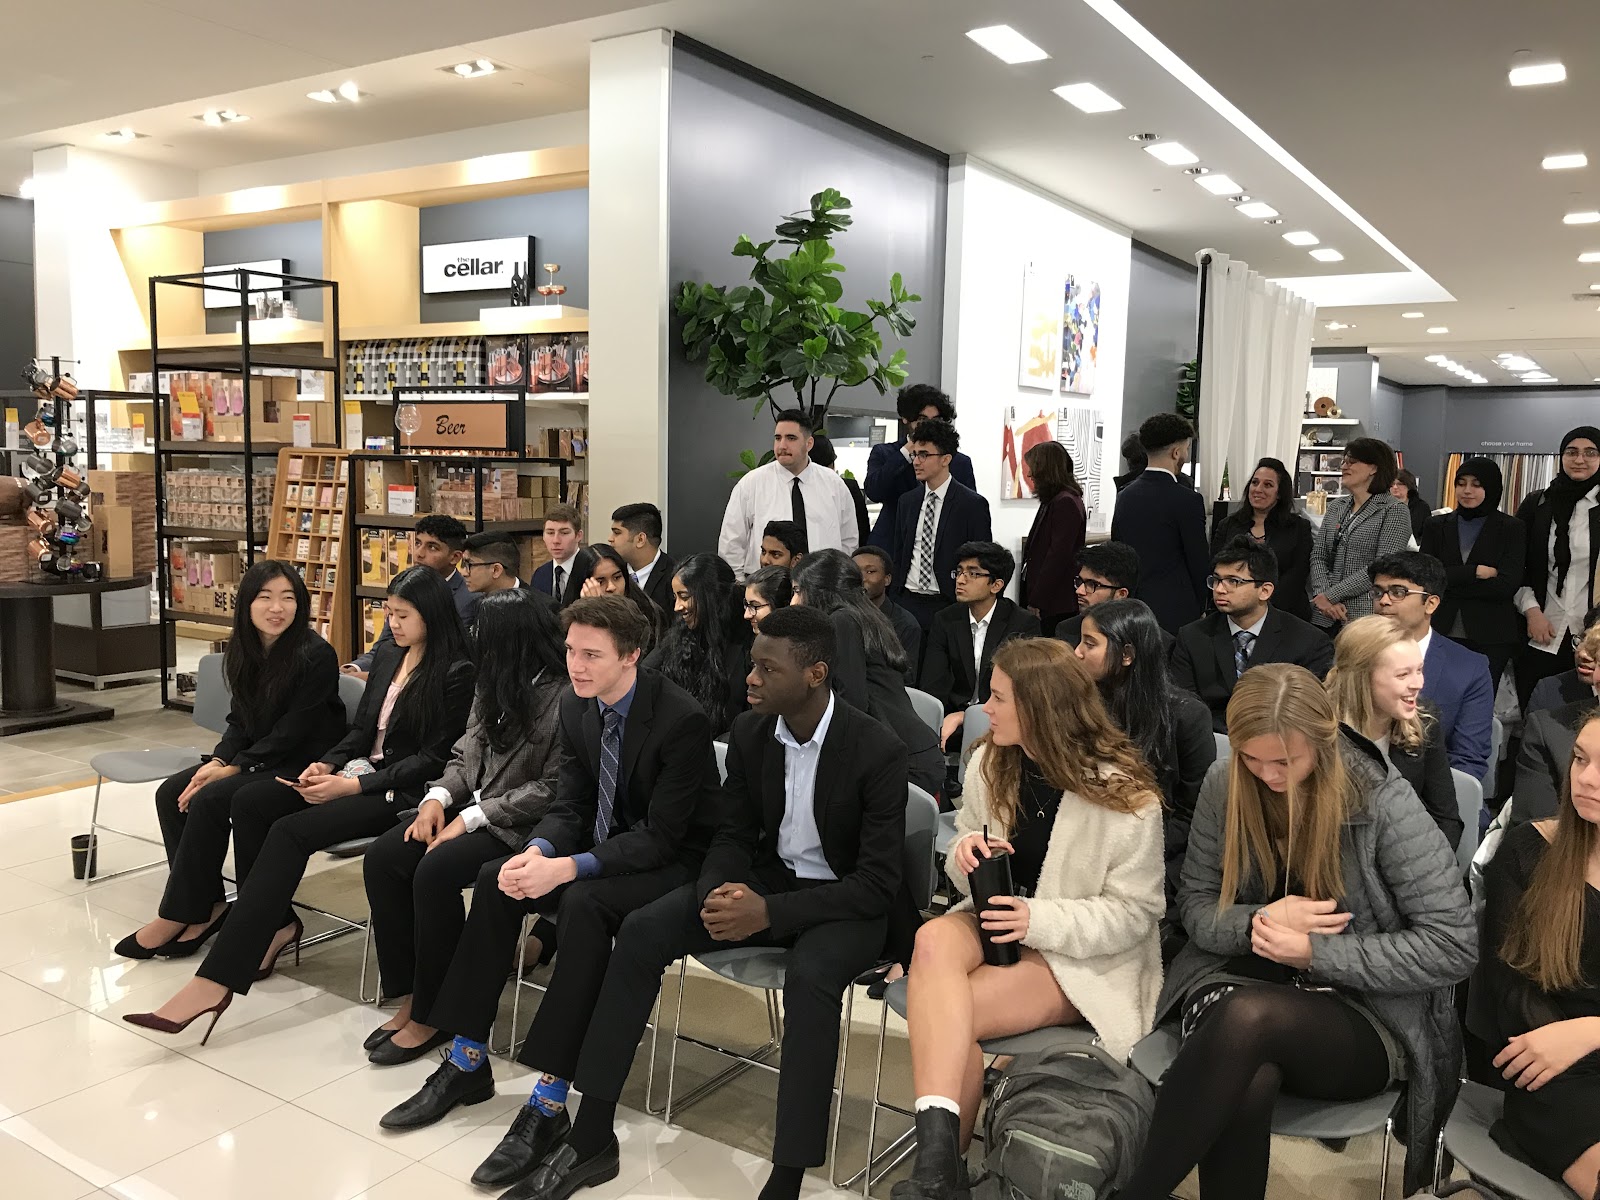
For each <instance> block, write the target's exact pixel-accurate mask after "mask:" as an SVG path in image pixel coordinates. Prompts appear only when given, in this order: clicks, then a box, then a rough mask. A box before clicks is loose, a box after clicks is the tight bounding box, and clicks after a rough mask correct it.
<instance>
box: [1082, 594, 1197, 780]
mask: <svg viewBox="0 0 1600 1200" xmlns="http://www.w3.org/2000/svg"><path fill="white" fill-rule="evenodd" d="M1083 619H1084V620H1085V621H1093V622H1094V623H1095V626H1096V627H1097V628H1098V629H1099V630H1100V632H1101V633H1102V634H1103V635H1104V636H1105V639H1106V674H1105V678H1104V679H1101V680H1100V681H1099V684H1098V686H1099V688H1100V698H1101V699H1102V700H1104V701H1105V703H1106V709H1107V711H1109V712H1110V713H1111V719H1112V720H1113V721H1115V722H1116V723H1117V726H1118V728H1120V729H1121V730H1122V731H1123V732H1124V733H1126V734H1127V735H1128V736H1129V737H1130V738H1131V739H1133V742H1134V744H1135V745H1136V746H1138V747H1139V749H1140V751H1141V752H1142V753H1143V754H1144V758H1145V761H1146V762H1147V763H1149V764H1150V770H1151V771H1152V772H1154V774H1155V776H1156V778H1157V779H1160V778H1162V777H1163V776H1164V775H1165V774H1166V773H1167V772H1168V771H1169V770H1170V769H1171V768H1172V767H1173V766H1174V765H1175V762H1176V755H1175V753H1174V750H1175V747H1174V745H1173V743H1174V740H1175V738H1176V723H1175V721H1174V719H1173V715H1172V685H1171V683H1170V682H1169V681H1168V679H1167V660H1166V651H1165V647H1164V646H1163V644H1162V637H1161V626H1160V625H1159V624H1157V622H1156V618H1155V614H1153V613H1152V612H1151V611H1150V609H1149V607H1148V606H1147V605H1146V604H1145V602H1144V601H1143V600H1107V601H1106V602H1105V603H1103V604H1096V605H1095V606H1094V607H1093V608H1091V609H1090V610H1089V611H1088V612H1086V613H1085V614H1084V618H1083ZM1129 650H1132V651H1133V661H1132V662H1131V663H1127V664H1124V663H1123V661H1122V660H1123V658H1124V657H1125V656H1126V652H1127V651H1129Z"/></svg>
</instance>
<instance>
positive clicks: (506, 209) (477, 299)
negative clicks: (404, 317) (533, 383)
mask: <svg viewBox="0 0 1600 1200" xmlns="http://www.w3.org/2000/svg"><path fill="white" fill-rule="evenodd" d="M420 233H421V238H420V241H421V243H422V245H424V246H437V245H440V244H441V243H444V242H472V241H479V240H481V239H485V238H507V237H526V236H528V235H529V234H532V235H533V238H534V243H533V253H534V263H533V279H534V283H535V284H538V283H543V282H545V280H546V279H548V278H549V276H548V275H546V273H545V272H544V271H542V270H540V269H539V264H541V263H547V262H551V263H560V264H561V271H560V272H559V273H558V274H557V275H556V282H557V283H564V284H566V285H567V291H566V294H565V295H564V296H562V297H561V303H563V304H570V305H572V306H573V307H575V308H588V307H589V189H587V188H577V189H574V190H572V191H565V192H542V193H539V194H537V195H532V196H504V197H502V198H500V199H498V200H474V201H471V202H469V203H467V204H441V205H439V206H438V207H436V208H425V209H423V210H422V215H421V220H420ZM541 300H542V297H540V296H538V295H537V294H534V296H533V302H534V304H539V303H540V302H541ZM509 303H510V298H509V296H508V295H507V294H506V293H503V292H457V293H454V294H437V295H432V296H423V297H422V319H423V321H424V322H430V321H476V320H477V319H478V310H479V309H480V308H495V307H499V306H502V305H505V304H509Z"/></svg>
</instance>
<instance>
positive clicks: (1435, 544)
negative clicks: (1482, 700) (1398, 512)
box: [1417, 458, 1528, 687]
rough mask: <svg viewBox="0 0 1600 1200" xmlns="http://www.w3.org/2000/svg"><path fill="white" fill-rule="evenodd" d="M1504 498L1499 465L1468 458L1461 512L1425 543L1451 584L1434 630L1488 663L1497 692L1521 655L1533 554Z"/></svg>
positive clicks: (1426, 534)
mask: <svg viewBox="0 0 1600 1200" xmlns="http://www.w3.org/2000/svg"><path fill="white" fill-rule="evenodd" d="M1503 491H1504V484H1503V483H1502V481H1501V477H1500V466H1499V464H1498V463H1496V462H1495V461H1494V459H1492V458H1469V459H1467V460H1466V461H1465V462H1463V463H1462V464H1461V469H1460V470H1458V471H1457V472H1456V506H1455V508H1454V509H1453V510H1452V511H1450V512H1447V513H1440V514H1439V515H1438V516H1430V517H1429V518H1428V521H1427V524H1425V525H1424V526H1423V527H1422V535H1421V536H1420V537H1419V538H1418V539H1417V542H1418V544H1419V546H1420V547H1421V550H1422V553H1424V554H1428V555H1431V556H1432V557H1434V558H1436V559H1438V560H1439V561H1440V562H1441V563H1443V564H1444V575H1445V580H1446V582H1447V585H1448V586H1447V589H1446V591H1445V594H1444V595H1443V596H1441V597H1440V598H1439V607H1438V608H1437V609H1435V610H1434V614H1433V628H1434V630H1435V631H1436V632H1438V633H1442V634H1444V636H1445V637H1447V638H1450V639H1452V640H1453V641H1457V642H1460V643H1461V644H1462V645H1463V646H1465V647H1466V648H1467V649H1468V650H1474V651H1476V652H1477V653H1479V654H1481V655H1483V656H1484V657H1485V658H1487V659H1488V660H1489V681H1490V683H1492V684H1493V685H1494V686H1495V687H1499V686H1500V678H1501V676H1503V675H1504V674H1505V673H1506V665H1507V664H1508V663H1510V661H1511V657H1512V655H1513V654H1515V653H1516V649H1517V641H1518V638H1519V635H1520V632H1521V626H1520V625H1519V623H1518V621H1517V607H1516V603H1515V601H1516V595H1517V590H1518V589H1519V588H1520V587H1521V586H1522V577H1523V572H1524V570H1525V568H1526V563H1527V553H1528V543H1527V530H1525V529H1523V527H1522V522H1521V521H1519V520H1517V518H1515V517H1513V516H1510V515H1509V514H1507V513H1503V512H1501V511H1500V496H1501V493H1502V492H1503Z"/></svg>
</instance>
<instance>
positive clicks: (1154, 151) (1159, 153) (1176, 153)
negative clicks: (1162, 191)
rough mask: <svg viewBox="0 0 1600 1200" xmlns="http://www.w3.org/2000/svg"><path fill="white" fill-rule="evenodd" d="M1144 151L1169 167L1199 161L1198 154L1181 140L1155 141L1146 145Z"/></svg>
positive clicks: (1183, 165)
mask: <svg viewBox="0 0 1600 1200" xmlns="http://www.w3.org/2000/svg"><path fill="white" fill-rule="evenodd" d="M1144 152H1145V153H1146V154H1148V155H1151V156H1152V157H1154V158H1158V159H1160V160H1161V161H1162V162H1164V163H1166V164H1167V166H1169V167H1186V166H1188V165H1189V164H1190V163H1197V162H1199V161H1200V156H1199V155H1198V154H1196V153H1195V152H1194V151H1193V150H1191V149H1189V147H1187V146H1185V145H1184V144H1183V143H1182V142H1157V143H1156V144H1155V145H1154V146H1146V147H1145V148H1144Z"/></svg>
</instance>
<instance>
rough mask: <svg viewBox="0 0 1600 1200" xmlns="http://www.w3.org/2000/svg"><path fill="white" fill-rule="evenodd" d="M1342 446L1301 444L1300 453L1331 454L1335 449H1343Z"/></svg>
mask: <svg viewBox="0 0 1600 1200" xmlns="http://www.w3.org/2000/svg"><path fill="white" fill-rule="evenodd" d="M1343 449H1344V447H1343V446H1301V447H1300V453H1301V454H1332V453H1334V451H1336V450H1343Z"/></svg>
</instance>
